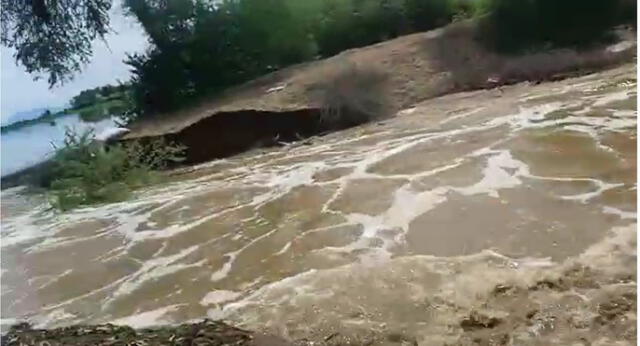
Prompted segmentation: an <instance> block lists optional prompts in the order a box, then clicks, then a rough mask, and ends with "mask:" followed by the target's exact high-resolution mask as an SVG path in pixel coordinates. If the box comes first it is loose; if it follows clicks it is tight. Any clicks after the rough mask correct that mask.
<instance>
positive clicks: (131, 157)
mask: <svg viewBox="0 0 640 346" xmlns="http://www.w3.org/2000/svg"><path fill="white" fill-rule="evenodd" d="M56 149H57V150H56V153H55V155H54V157H53V159H52V162H51V166H50V167H51V168H50V169H51V172H50V175H51V184H50V186H49V189H50V192H51V204H52V205H53V206H54V207H55V208H57V209H60V210H69V209H72V208H75V207H78V206H81V205H88V204H95V203H106V202H117V201H122V200H125V199H127V198H128V197H129V195H130V193H131V191H132V190H133V189H135V188H138V187H141V186H144V185H147V184H149V183H153V182H157V181H158V179H159V178H160V176H159V175H158V174H157V173H156V170H158V169H162V168H164V167H165V166H166V165H167V164H168V163H170V162H180V161H182V160H183V157H182V153H183V152H184V150H185V147H183V146H180V145H174V144H171V143H166V142H165V141H164V140H162V139H156V140H153V141H149V142H147V143H144V144H143V143H141V142H130V143H126V144H119V143H118V144H114V145H111V146H106V145H105V143H104V142H101V141H97V140H95V138H94V133H93V131H91V130H89V131H86V132H83V133H80V134H79V133H76V132H74V131H72V130H69V129H68V130H67V132H66V135H65V140H64V142H63V145H62V146H61V147H59V148H56Z"/></svg>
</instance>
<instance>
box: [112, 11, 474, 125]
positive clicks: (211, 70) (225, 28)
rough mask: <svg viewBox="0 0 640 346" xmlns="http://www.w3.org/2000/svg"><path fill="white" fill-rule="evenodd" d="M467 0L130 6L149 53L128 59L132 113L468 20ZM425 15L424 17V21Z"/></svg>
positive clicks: (153, 111)
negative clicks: (456, 21) (452, 21)
mask: <svg viewBox="0 0 640 346" xmlns="http://www.w3.org/2000/svg"><path fill="white" fill-rule="evenodd" d="M467 2H468V1H467V0H305V1H299V0H226V1H221V2H219V3H217V4H216V5H215V6H212V5H210V4H209V2H208V1H202V0H173V1H158V2H149V1H144V0H126V1H125V7H126V8H127V9H128V12H129V14H130V15H132V16H134V17H135V18H137V19H138V21H139V22H140V23H141V24H142V26H143V28H144V29H145V31H146V32H147V34H148V36H149V41H150V43H151V48H150V50H149V51H147V52H146V53H144V54H135V55H131V56H129V57H128V59H127V64H129V66H130V67H131V71H132V73H133V77H132V84H133V94H132V97H133V101H134V103H135V105H136V107H135V109H134V110H132V111H131V112H129V113H127V115H126V116H125V117H124V118H125V120H126V121H132V120H133V119H135V118H137V117H138V116H153V115H157V114H159V113H163V112H167V111H171V110H175V109H178V108H180V107H183V106H184V105H187V104H189V103H193V102H196V101H197V100H198V99H200V98H202V97H204V96H209V95H211V94H215V93H218V92H221V91H222V90H224V89H226V88H229V87H231V86H234V85H238V84H240V83H243V82H246V81H249V80H251V79H253V78H256V77H258V76H260V75H263V74H265V73H268V72H271V71H274V70H277V69H280V68H283V67H285V66H288V65H291V64H295V63H298V62H303V61H309V60H311V59H313V58H315V57H318V56H320V57H326V56H330V55H334V54H336V53H339V52H341V51H343V50H345V49H349V48H354V47H361V46H365V45H368V44H372V43H375V42H380V41H383V40H386V39H390V38H393V37H396V36H399V35H402V34H406V33H410V32H415V31H417V30H423V29H425V28H432V27H435V26H439V25H443V24H446V23H448V22H450V21H451V20H453V19H454V17H456V15H458V18H460V17H465V16H467V14H466V12H465V11H467V12H468V11H469V9H468V6H466V7H465V6H463V5H460V4H462V3H467ZM422 17H424V18H422Z"/></svg>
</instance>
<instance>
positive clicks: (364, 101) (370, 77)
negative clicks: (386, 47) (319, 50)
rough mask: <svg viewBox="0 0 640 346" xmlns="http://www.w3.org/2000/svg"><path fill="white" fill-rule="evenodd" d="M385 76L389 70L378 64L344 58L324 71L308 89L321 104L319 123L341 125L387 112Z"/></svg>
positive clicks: (390, 106) (389, 109) (390, 104)
mask: <svg viewBox="0 0 640 346" xmlns="http://www.w3.org/2000/svg"><path fill="white" fill-rule="evenodd" d="M388 80H389V76H388V74H387V73H386V72H384V71H383V70H381V69H379V68H376V67H373V66H363V65H357V64H355V63H353V62H350V61H347V60H345V61H344V62H343V63H341V64H340V65H338V67H337V68H333V69H331V70H325V71H323V76H322V79H321V80H320V81H319V82H316V83H315V84H313V85H311V87H310V90H309V91H310V95H312V96H311V97H312V98H313V99H314V101H315V102H314V103H316V104H318V105H319V106H320V109H321V113H320V122H321V124H322V125H323V126H327V127H329V128H343V127H349V126H355V125H358V124H362V123H365V122H369V121H373V120H376V119H380V118H384V117H387V116H389V115H390V114H392V112H393V110H394V107H393V101H392V99H391V97H390V96H389V83H388Z"/></svg>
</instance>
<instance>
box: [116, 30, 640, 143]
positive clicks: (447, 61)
mask: <svg viewBox="0 0 640 346" xmlns="http://www.w3.org/2000/svg"><path fill="white" fill-rule="evenodd" d="M617 32H618V36H619V37H620V39H621V41H620V42H619V43H618V44H616V45H612V46H600V47H596V48H593V49H590V50H587V51H581V52H576V51H575V50H570V49H563V50H553V51H547V52H541V53H531V54H525V55H520V56H504V55H498V54H495V53H492V52H490V51H488V50H486V49H484V48H483V46H482V45H481V44H480V43H479V42H477V39H476V30H475V27H474V24H473V22H459V23H455V24H452V25H449V26H447V27H444V28H441V29H437V30H433V31H429V32H425V33H416V34H411V35H407V36H401V37H398V38H396V39H393V40H389V41H384V42H381V43H378V44H374V45H371V46H367V47H362V48H355V49H350V50H347V51H344V52H342V53H340V54H338V55H336V56H333V57H331V58H328V59H324V60H319V61H312V62H307V63H303V64H299V65H294V66H291V67H288V68H285V69H282V70H280V71H276V72H274V73H271V74H268V75H265V76H263V77H261V78H258V79H255V80H253V81H250V82H248V83H245V84H243V85H240V86H238V87H236V88H232V89H230V90H228V91H227V92H226V93H225V94H224V95H221V96H219V97H215V98H212V99H210V100H208V101H204V102H201V103H200V104H199V105H197V106H194V107H191V108H188V109H185V110H182V111H178V112H175V113H172V114H159V115H157V116H152V117H150V119H152V120H151V121H148V120H145V121H139V122H137V123H134V124H132V125H131V126H130V128H131V130H132V131H131V132H130V133H129V134H127V135H126V136H125V137H124V139H133V138H140V137H148V136H151V137H153V136H160V135H165V134H168V133H177V132H179V131H181V130H183V129H185V128H187V127H188V126H190V125H193V124H195V123H197V122H199V121H200V120H202V119H204V118H208V117H211V116H214V115H216V114H220V113H226V112H238V111H244V110H257V111H271V112H279V111H294V110H301V109H309V108H317V107H319V106H320V105H318V104H316V103H317V102H316V101H315V100H314V98H313V87H314V85H317V83H318V82H321V81H322V80H323V78H325V76H326V75H327V74H330V73H335V71H336V70H338V71H339V70H340V69H342V68H344V67H345V66H366V67H373V68H377V69H380V70H382V71H385V72H387V73H388V75H389V81H388V83H389V85H388V88H389V89H390V90H392V95H391V101H392V103H393V107H394V108H396V109H398V110H399V109H404V108H407V107H409V106H411V105H414V104H416V103H417V102H419V101H423V100H425V99H429V98H432V97H437V96H441V95H444V94H448V93H453V92H460V91H466V90H474V89H481V88H490V87H494V86H496V85H497V84H512V83H517V82H522V81H543V80H553V79H561V78H564V77H567V76H570V75H575V74H581V73H587V72H593V71H597V70H600V69H603V68H606V67H611V66H616V65H618V64H620V63H622V62H630V61H633V59H634V58H635V51H636V48H635V46H636V38H635V33H634V32H632V31H631V30H628V29H620V30H618V31H617ZM490 78H491V79H493V80H497V82H490V81H489V79H490Z"/></svg>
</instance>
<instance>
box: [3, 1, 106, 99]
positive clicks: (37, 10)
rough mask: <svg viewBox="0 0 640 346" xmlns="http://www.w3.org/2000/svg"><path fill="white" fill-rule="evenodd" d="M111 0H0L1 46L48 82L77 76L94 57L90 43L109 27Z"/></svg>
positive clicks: (51, 83) (52, 83) (103, 33)
mask: <svg viewBox="0 0 640 346" xmlns="http://www.w3.org/2000/svg"><path fill="white" fill-rule="evenodd" d="M111 2H112V0H0V4H2V15H1V19H2V33H1V35H0V41H1V42H2V44H3V45H5V46H7V47H10V48H14V49H15V54H14V58H15V59H16V62H17V63H19V64H21V65H23V66H24V67H25V68H26V70H27V72H28V73H31V74H34V75H35V76H36V77H35V79H39V78H41V77H42V75H43V74H44V75H48V77H47V80H48V82H49V86H50V87H52V86H54V85H57V84H62V83H64V82H66V81H69V80H70V79H72V78H73V74H74V73H76V72H78V71H80V69H81V68H82V66H83V65H84V64H86V63H87V62H88V61H89V58H90V57H91V55H92V49H91V44H92V42H93V40H94V39H96V38H103V37H104V35H105V34H106V33H107V32H108V31H109V15H108V12H109V9H110V8H111Z"/></svg>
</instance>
